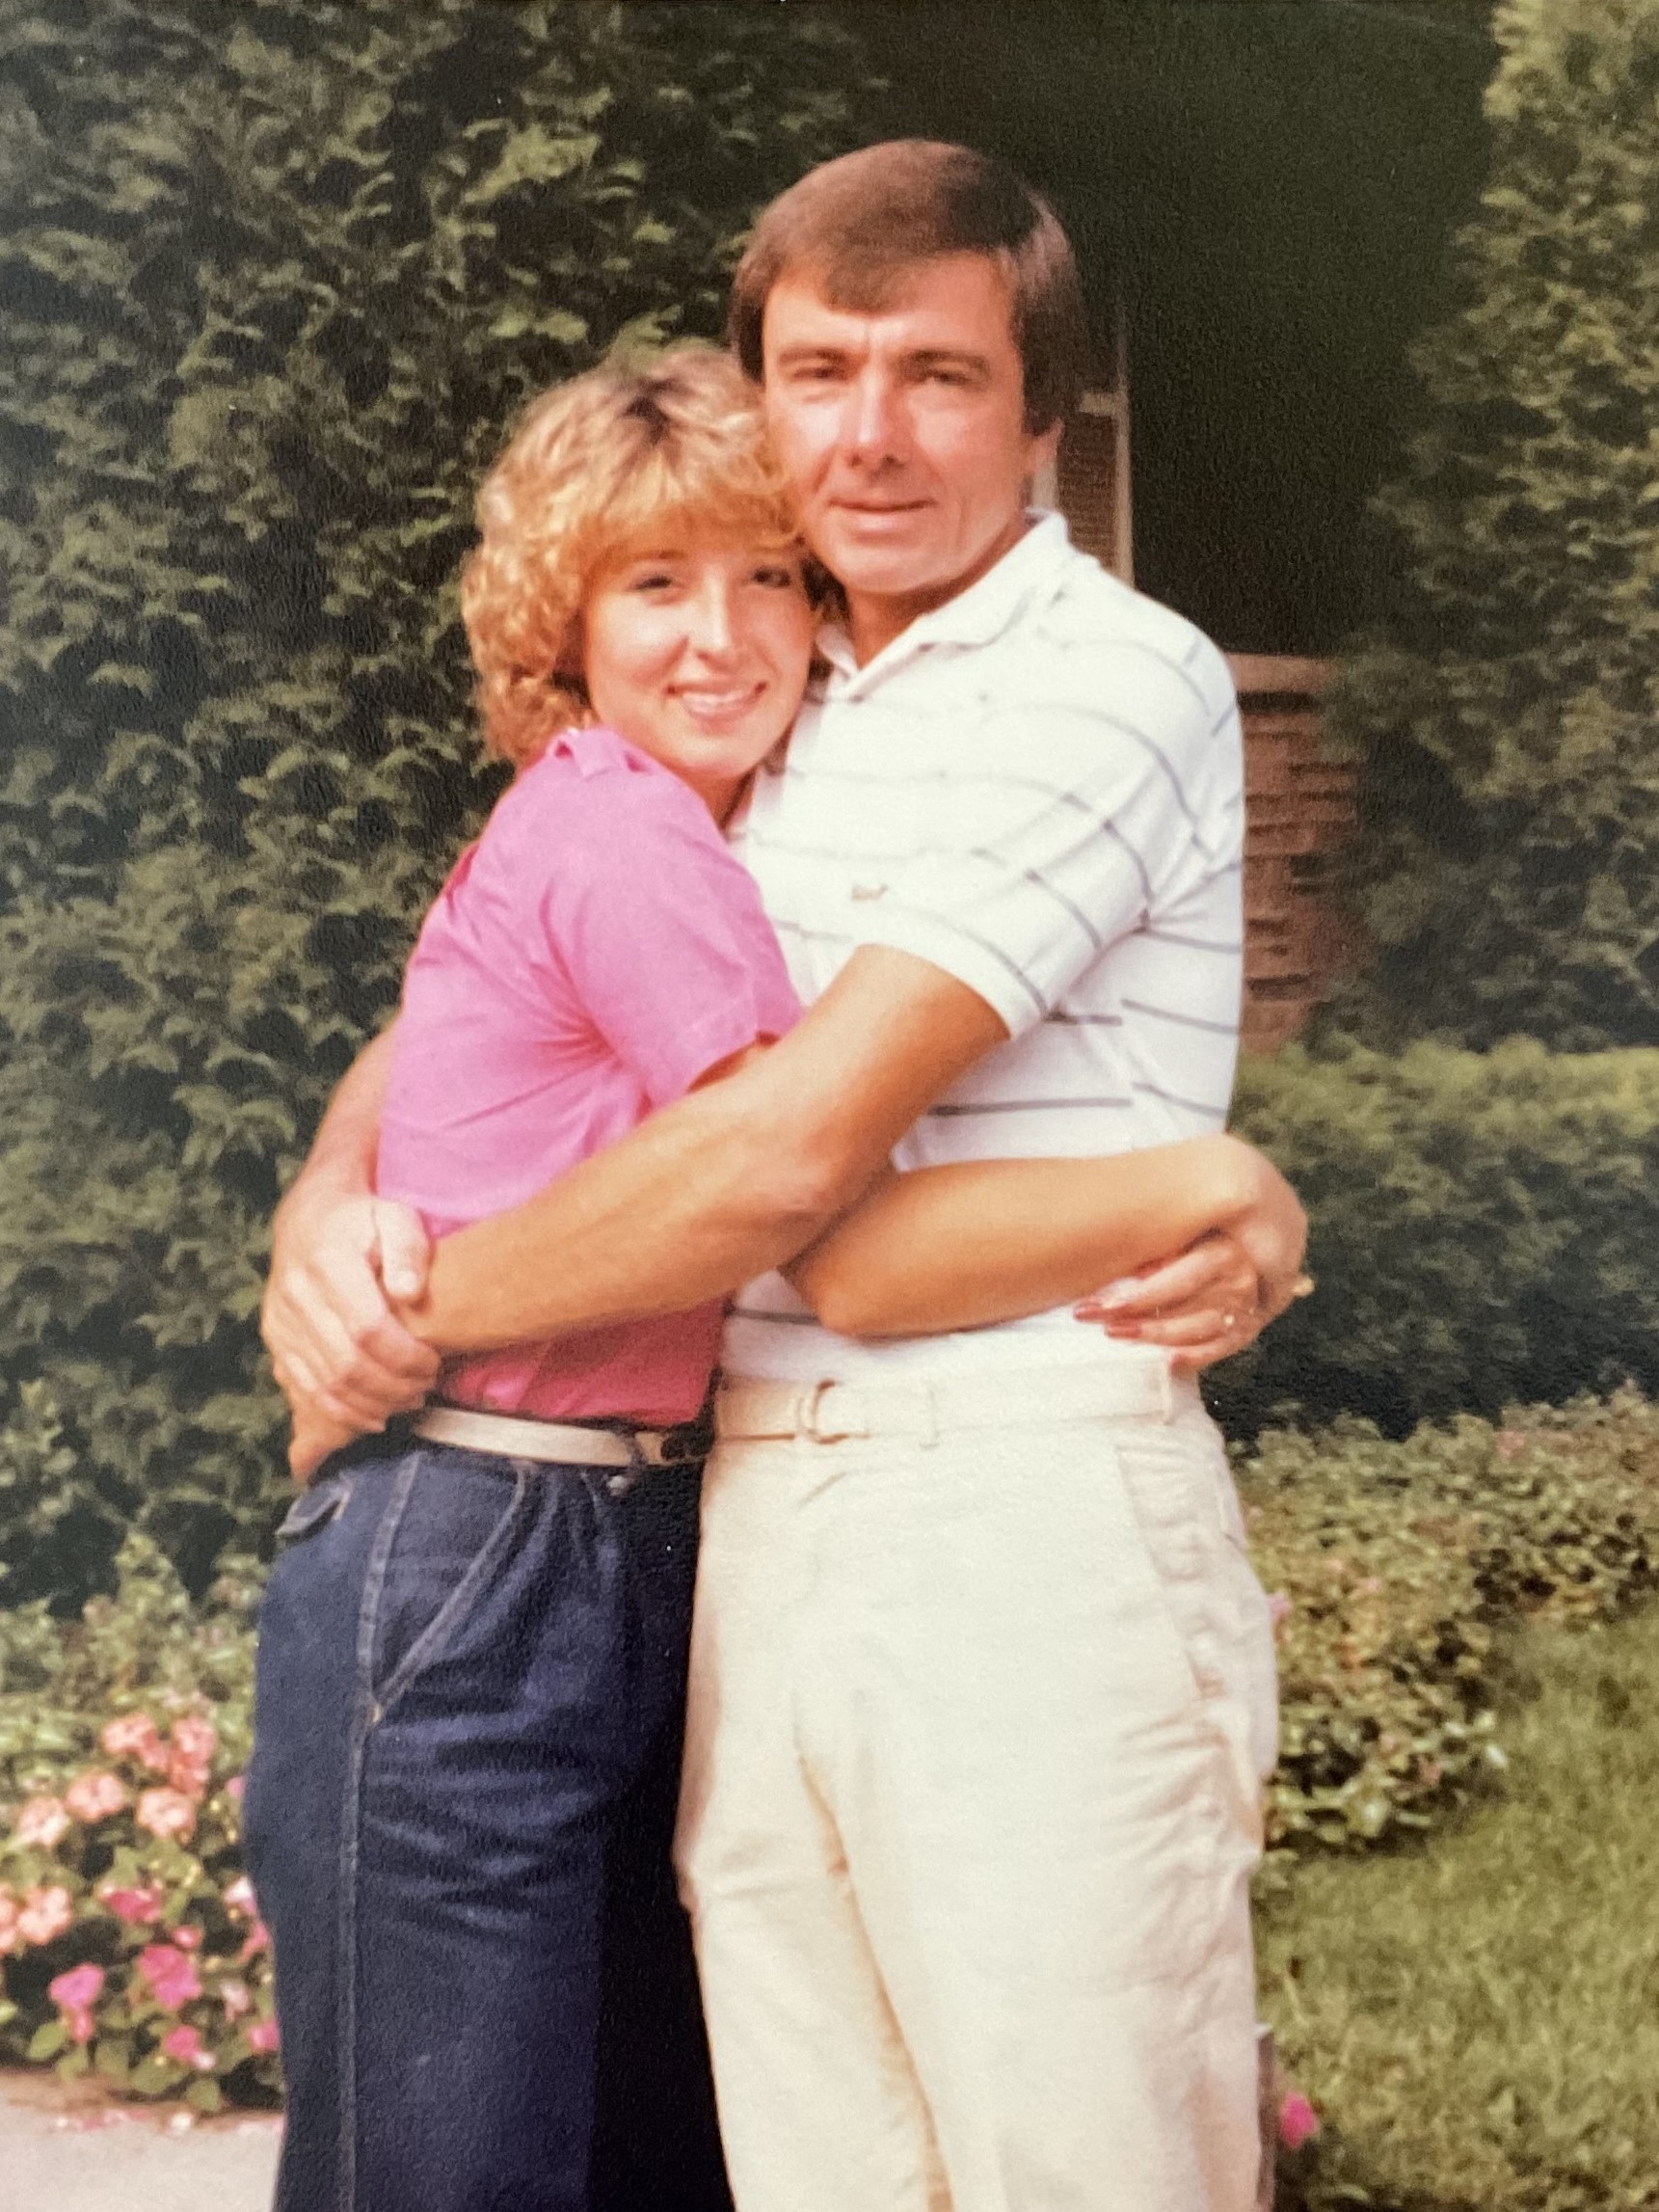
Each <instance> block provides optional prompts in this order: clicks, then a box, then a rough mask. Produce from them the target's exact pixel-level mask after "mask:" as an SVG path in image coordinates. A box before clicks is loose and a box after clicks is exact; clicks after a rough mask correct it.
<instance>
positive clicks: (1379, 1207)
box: [1209, 1039, 1659, 1436]
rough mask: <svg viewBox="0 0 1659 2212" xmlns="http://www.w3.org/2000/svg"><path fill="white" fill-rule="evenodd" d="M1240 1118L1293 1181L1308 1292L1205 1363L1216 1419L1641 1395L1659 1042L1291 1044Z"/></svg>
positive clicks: (1658, 1188)
mask: <svg viewBox="0 0 1659 2212" xmlns="http://www.w3.org/2000/svg"><path fill="white" fill-rule="evenodd" d="M1236 1125H1237V1126H1238V1128H1239V1129H1240V1131H1241V1133H1242V1134H1243V1135H1244V1136H1246V1137H1249V1138H1251V1139H1253V1140H1254V1142H1255V1143H1257V1144H1258V1145H1260V1146H1262V1147H1263V1148H1264V1149H1265V1150H1266V1151H1267V1152H1269V1153H1270V1154H1271V1157H1272V1158H1273V1159H1274V1160H1275V1161H1276V1162H1277V1163H1278V1165H1279V1166H1280V1167H1281V1168H1282V1169H1283V1170H1284V1172H1285V1173H1286V1174H1287V1175H1289V1177H1290V1178H1291V1180H1292V1182H1293V1183H1295V1185H1296V1186H1297V1188H1298V1191H1300V1193H1301V1194H1302V1197H1303V1199H1304V1200H1305V1201H1306V1203H1307V1207H1308V1212H1309V1216H1310V1219H1311V1224H1312V1229H1311V1236H1310V1242H1309V1260H1308V1264H1309V1266H1310V1268H1311V1269H1312V1271H1313V1273H1314V1275H1315V1277H1316V1278H1317V1282H1318V1288H1317V1292H1316V1294H1315V1295H1314V1296H1313V1297H1312V1298H1309V1299H1306V1300H1305V1301H1303V1302H1301V1303H1300V1304H1298V1306H1296V1307H1294V1308H1292V1309H1291V1311H1290V1312H1289V1313H1287V1314H1286V1315H1285V1316H1284V1318H1283V1319H1282V1320H1280V1321H1279V1322H1277V1323H1276V1324H1275V1325H1274V1327H1273V1328H1272V1329H1271V1330H1269V1331H1268V1333H1267V1335H1265V1336H1264V1337H1263V1339H1262V1340H1261V1342H1260V1343H1259V1344H1258V1345H1257V1346H1256V1347H1255V1348H1254V1349H1253V1350H1252V1351H1251V1352H1250V1353H1248V1354H1246V1355H1245V1356H1244V1358H1242V1359H1239V1360H1236V1361H1230V1362H1227V1363H1226V1364H1225V1365H1224V1366H1222V1367H1220V1368H1218V1369H1217V1370H1216V1371H1215V1374H1214V1376H1213V1378H1212V1384H1211V1388H1210V1391H1209V1394H1210V1397H1211V1400H1212V1403H1213V1404H1214V1406H1215V1407H1216V1410H1217V1414H1218V1415H1219V1416H1220V1418H1221V1419H1222V1421H1223V1423H1224V1424H1225V1425H1226V1427H1227V1428H1228V1430H1229V1432H1230V1433H1232V1434H1235V1435H1244V1434H1248V1433H1250V1432H1251V1431H1253V1430H1254V1429H1256V1428H1257V1427H1259V1426H1260V1425H1261V1423H1262V1422H1263V1421H1264V1420H1267V1419H1269V1418H1272V1417H1275V1413H1277V1414H1280V1415H1282V1411H1283V1408H1284V1407H1285V1405H1286V1403H1287V1402H1293V1403H1296V1404H1298V1405H1299V1406H1300V1407H1302V1408H1303V1409H1304V1412H1305V1415H1306V1416H1308V1417H1314V1418H1320V1419H1327V1418H1330V1417H1331V1416H1334V1415H1336V1414H1338V1413H1343V1412H1353V1413H1358V1414H1362V1415H1364V1416H1366V1417H1367V1418H1369V1419H1372V1420H1375V1421H1377V1422H1378V1424H1379V1426H1381V1427H1382V1428H1383V1429H1384V1430H1386V1431H1387V1432H1388V1433H1390V1434H1392V1435H1396V1436H1399V1435H1404V1434H1405V1432H1406V1431H1407V1430H1409V1429H1410V1428H1411V1427H1412V1426H1413V1425H1414V1424H1415V1423H1416V1422H1418V1421H1421V1420H1425V1419H1432V1418H1441V1417H1444V1416H1448V1415H1450V1414H1454V1413H1463V1412H1467V1413H1479V1414H1485V1415H1487V1416H1493V1415H1496V1414H1497V1413H1499V1412H1500V1411H1501V1410H1502V1408H1503V1407H1504V1406H1505V1405H1507V1404H1512V1403H1516V1402H1521V1403H1526V1402H1532V1401H1535V1400H1547V1401H1552V1402H1557V1403H1559V1402H1562V1401H1564V1400H1565V1399H1567V1398H1569V1397H1571V1396H1573V1395H1574V1394H1575V1393H1578V1392H1582V1391H1586V1390H1598V1391H1606V1390H1609V1389H1615V1388H1617V1387H1618V1386H1619V1384H1620V1383H1622V1382H1624V1381H1626V1380H1632V1381H1635V1382H1636V1383H1638V1384H1639V1385H1640V1386H1641V1387H1642V1388H1643V1389H1646V1390H1647V1391H1649V1392H1652V1391H1654V1390H1656V1389H1659V1274H1656V1273H1655V1271H1654V1268H1653V1265H1652V1258H1651V1255H1652V1253H1653V1250H1654V1248H1655V1245H1656V1244H1659V1052H1654V1051H1646V1050H1630V1051H1623V1052H1606V1053H1594V1054H1585V1055H1580V1056H1569V1055H1557V1054H1551V1053H1549V1052H1546V1051H1545V1050H1544V1049H1543V1047H1542V1046H1541V1045H1539V1044H1536V1043H1532V1042H1528V1041H1526V1040H1522V1039H1513V1040H1512V1041H1510V1042H1509V1043H1507V1044H1504V1045H1501V1046H1499V1047H1498V1048H1497V1049H1496V1050H1494V1051H1493V1052H1491V1053H1489V1054H1476V1053H1467V1052H1458V1051H1454V1050H1452V1049H1451V1048H1449V1047H1446V1046H1441V1045H1434V1044H1428V1043H1422V1044H1417V1045H1414V1046H1413V1047H1411V1049H1410V1050H1408V1051H1406V1052H1405V1053H1404V1054H1402V1055H1400V1056H1399V1057H1398V1058H1393V1057H1389V1056H1387V1055H1384V1054H1381V1053H1378V1052H1373V1051H1370V1050H1367V1049H1364V1048H1362V1047H1360V1046H1357V1045H1354V1044H1352V1043H1350V1042H1347V1041H1345V1040H1342V1039H1336V1040H1333V1041H1331V1042H1329V1043H1327V1044H1325V1045H1324V1046H1322V1047H1320V1048H1318V1049H1315V1050H1306V1049H1303V1048H1301V1047H1298V1046H1292V1047H1290V1048H1288V1049H1287V1050H1285V1051H1284V1052H1282V1053H1280V1054H1279V1056H1278V1057H1277V1059H1275V1060H1271V1061H1254V1062H1247V1063H1246V1064H1245V1066H1244V1071H1243V1074H1242V1076H1241V1080H1240V1086H1239V1094H1238V1107H1237V1112H1236Z"/></svg>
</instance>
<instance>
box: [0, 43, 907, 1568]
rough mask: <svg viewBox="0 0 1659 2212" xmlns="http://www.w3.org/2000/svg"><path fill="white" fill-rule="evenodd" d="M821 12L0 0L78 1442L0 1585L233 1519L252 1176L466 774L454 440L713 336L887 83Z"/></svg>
mask: <svg viewBox="0 0 1659 2212" xmlns="http://www.w3.org/2000/svg"><path fill="white" fill-rule="evenodd" d="M836 13H837V12H835V11H821V10H816V9H794V8H791V9H789V10H784V9H778V8H755V7H751V6H747V5H744V4H742V0H734V4H727V5H707V6H700V7H697V8H690V9H688V8H684V7H682V6H679V5H676V4H669V0H656V4H654V5H634V6H618V7H594V6H590V5H588V4H587V0H537V4H536V5H524V6H513V7H479V6H477V5H475V4H474V0H425V4H424V5H422V6H421V7H418V8H410V7H407V6H404V5H402V4H401V0H356V4H355V5H352V6H342V5H337V4H323V0H234V4H232V5H224V4H222V0H62V4H61V5H57V6H54V7H52V8H49V9H42V8H40V7H38V6H36V5H34V4H33V0H0V288H3V289H4V291H5V295H6V301H7V342H6V345H5V347H4V349H3V350H0V722H3V723H4V725H5V727H6V731H7V749H6V754H5V759H4V763H3V765H0V1209H3V1211H4V1215H5V1219H6V1224H7V1235H6V1240H5V1249H4V1251H3V1252H0V1427H4V1426H8V1425H9V1427H10V1430H11V1432H12V1435H13V1438H17V1437H21V1439H22V1442H21V1443H15V1442H13V1443H12V1444H11V1445H10V1446H9V1447H8V1448H9V1450H10V1454H11V1458H10V1464H11V1466H12V1467H13V1468H14V1469H19V1470H21V1472H20V1473H19V1474H18V1476H17V1480H18V1481H20V1482H21V1484H22V1487H23V1493H24V1494H32V1493H33V1491H34V1489H35V1487H36V1485H37V1471H38V1468H39V1464H40V1460H39V1455H40V1450H41V1449H46V1450H48V1451H51V1450H57V1449H63V1450H67V1451H68V1452H69V1453H71V1454H72V1457H73V1460H74V1465H75V1469H76V1473H75V1476H74V1490H73V1497H72V1501H71V1502H70V1503H69V1504H68V1505H67V1507H66V1508H65V1509H64V1510H62V1511H59V1510H58V1508H57V1507H56V1506H54V1505H52V1504H50V1503H43V1504H41V1506H40V1510H42V1511H46V1512H48V1513H52V1514H55V1515H56V1520H55V1523H54V1528H53V1530H52V1531H50V1532H48V1533H50V1535H51V1540H50V1541H48V1542H46V1543H44V1544H37V1543H35V1542H34V1541H33V1538H34V1536H36V1535H38V1534H39V1533H40V1529H39V1528H38V1527H36V1526H34V1525H33V1524H32V1523H31V1524H23V1523H20V1522H13V1521H11V1519H10V1517H9V1514H8V1510H7V1506H6V1503H5V1502H4V1500H0V1559H6V1560H9V1561H10V1563H11V1565H12V1568H13V1579H12V1581H11V1582H10V1583H9V1584H8V1587H7V1596H8V1598H9V1599H11V1600H13V1601H14V1600H15V1599H17V1598H19V1597H25V1596H36V1595H40V1596H45V1595H53V1596H56V1597H58V1598H59V1599H60V1600H61V1601H62V1602H63V1603H64V1604H65V1605H74V1604H78V1603H79V1602H80V1600H81V1599H83V1598H84V1597H86V1596H87V1595H88V1594H89V1593H90V1591H92V1590H94V1589H97V1588H100V1587H108V1585H109V1578H110V1573H111V1562H112V1561H113V1558H114V1555H115V1552H116V1550H117V1548H118V1546H119V1544H120V1538H121V1535H122V1533H123V1531H124V1529H125V1527H126V1526H127V1525H129V1524H138V1525H141V1526H143V1527H144V1528H146V1529H147V1531H148V1532H150V1533H153V1534H154V1535H155V1536H156V1537H157V1538H158V1540H159V1541H160V1542H162V1544H163V1545H164V1546H165V1548H166V1549H167V1550H168V1551H169V1553H170V1555H172V1556H173V1557H174V1559H175V1560H176V1561H178V1562H179V1563H180V1565H181V1566H182V1568H183V1569H184V1570H185V1572H186V1574H187V1577H188V1578H189V1579H190V1581H191V1583H192V1585H193V1586H194V1587H197V1588H200V1587H201V1586H202V1585H203V1584H204V1582H205V1580H206V1579H207V1578H208V1577H209V1575H210V1573H211V1563H212V1561H213V1558H214V1557H215V1555H216V1553H217V1552H218V1551H219V1550H220V1548H221V1547H222V1546H223V1545H224V1544H226V1543H227V1542H247V1541H249V1540H250V1538H251V1536H252V1534H253V1532H254V1529H255V1528H256V1527H258V1526H259V1525H260V1524H261V1523H262V1522H263V1521H264V1520H265V1517H266V1516H267V1514H268V1511H269V1507H270V1504H271V1502H272V1501H273V1499H274V1497H275V1496H276V1495H277V1494H278V1492H279V1491H280V1489H281V1483H282V1479H283V1478H282V1474H281V1458H280V1452H279V1449H278V1445H279V1439H280V1433H281V1415H280V1406H279V1401H278V1399H277V1396H276V1393H275V1391H274V1390H273V1389H272V1388H271V1386H270V1384H269V1382H268V1381H267V1380H264V1379H262V1374H261V1368H260V1363H259V1359H258V1346H257V1341H256V1337H255V1335H254V1326H253V1316H254V1307H255V1305H256V1302H257V1298H258V1291H259V1281H260V1272H261V1264H262V1260H263V1257H264V1254H265V1250H266V1225H267V1223H268V1220H269V1217H270V1213H271V1209H272V1206H273V1204H274V1202H275V1200H276V1198H277V1195H278V1192H279V1189H280V1188H281V1183H282V1181H283V1180H284V1178H285V1177H286V1175H288V1174H289V1173H291V1172H292V1170H293V1168H294V1167H295V1165H296V1164H297V1162H298V1160H299V1158H300V1157H301V1155H302V1154H303V1152H304V1149H305V1146H306V1144H307V1142H308V1137H309V1133H310V1130H311V1128H312V1126H313V1125H314V1122H315V1119H316V1117H317V1114H318V1112H319V1110H320V1108H321V1105H322V1102H323V1100H324V1099H325V1098H326V1096H327V1094H328V1093H329V1091H330V1089H331V1088H332V1086H333V1084H334V1081H335V1080H336V1079H337V1077H338V1075H339V1074H340V1072H341V1070H342V1069H343V1068H344V1066H346V1064H347V1062H348V1061H349V1059H350V1057H351V1055H352V1053H353V1051H354V1049H355V1048H356V1046H357V1045H358V1044H359V1043H361V1041H362V1039H364V1038H365V1037H366V1036H368V1035H369V1034H371V1033H372V1031H373V1030H374V1029H375V1028H376V1027H377V1026H378V1025H379V1023H380V1022H381V1021H382V1020H384V1018H385V1016H386V1014H387V1013H388V1011H389V1009H390V1007H391V1006H392V1004H393V1003H394V1001H395V997H396V992H397V985H398V977H399V972H400V969H401V966H402V962H403V959H404V958H405V956H406V954H407V952H408V949H409V945H410V943H411V941H412V939H413V934H414V928H415V921H416V919H417V917H418V915H419V913H420V911H421V909H422V908H423V906H424V905H425V904H426V903H427V902H428V900H429V899H430V898H431V896H432V894H433V892H434V891H435V890H436V888H437V885H438V882H439V880H440V879H441V877H442V874H443V872H444V870H445V868H446V867H447V865H448V863H449V860H450V859H451V857H452V856H453V852H454V850H456V848H457V846H458V845H459V843H460V840H461V838H462V836H463V835H464V834H466V833H467V832H468V830H469V829H470V828H471V827H472V826H475V824H476V822H477V820H478V818H479V816H480V814H481V812H482V810H483V808H484V806H485V805H486V804H487V802H488V800H489V798H490V796H492V795H493V792H494V790H495V788H496V786H495V779H493V778H490V777H486V776H485V774H484V773H483V769H482V755H481V752H480V748H479V746H478V743H477V741H476V736H475V733H474V731H473V728H472V726H471V715H470V713H469V709H468V688H469V687H468V667H467V659H466V653H465V648H464V641H463V639H462V636H461V632H460V625H459V621H458V619H457V607H456V602H455V594H454V589H453V580H454V577H455V573H456V569H457V564H458V561H459V559H460V556H461V554H462V553H463V551H464V550H465V548H466V546H467V544H468V540H469V538H470V535H471V528H470V518H471V506H472V499H473V494H474V491H475V488H476V484H477V481H478V478H479V476H480V474H481V472H482V471H483V469H484V467H485V465H486V463H487V461H488V460H489V458H490V457H492V456H493V454H494V453H495V450H496V449H497V448H498V446H499V445H500V442H501V440H502V438H503V436H504V434H505V432H506V429H507V427H508V425H509V423H510V421H511V419H512V418H513V417H514V416H515V414H516V413H517V412H518V410H519V409H520V408H521V407H522V403H523V402H524V400H525V399H526V398H527V397H528V395H529V394H530V393H531V392H533V391H536V390H538V389H539V388H540V387H541V386H542V385H544V384H546V383H548V382H550V381H552V380H553V379H555V378H558V377H561V376H566V375H569V374H570V373H572V372H573V371H574V370H576V369H579V368H582V367H585V366H587V365H589V364H591V363H592V362H593V361H594V360H595V359H596V358H598V356H599V355H600V354H601V353H602V352H603V350H604V349H605V347H606V346H607V345H608V344H609V343H610V342H611V341H612V340H613V339H614V338H616V337H618V336H619V335H621V334H623V333H624V332H629V331H631V332H633V333H634V334H636V335H638V336H646V337H649V336H650V335H652V334H667V333H670V332H680V331H687V332H693V331H694V332H702V333H704V334H709V333H712V332H714V331H716V330H717V329H718V327H719V323H720V318H721V312H722V306H723V300H724V293H725V289H726V279H727V275H728V273H729V270H730V267H731V265H732V262H733V260H734V258H735V256H736V252H737V250H738V248H739V246H740V244H741V239H742V235H743V232H744V230H745V229H746V226H747V225H748V223H749V222H750V220H751V219H752V217H753V215H754V213H755V211H756V210H757V209H758V207H759V206H760V205H761V204H763V202H765V201H766V200H767V199H768V198H769V197H770V196H771V195H772V194H773V193H775V192H777V191H779V190H780V189H782V188H783V187H784V186H785V185H787V184H789V183H790V182H792V181H793V180H794V178H795V177H796V176H798V175H800V174H801V172H802V171H803V170H805V169H806V168H808V167H809V166H810V165H811V164H812V163H813V162H814V161H816V160H817V159H819V158H821V157H823V156H825V155H827V154H831V153H835V152H839V151H841V150H843V148H845V147H846V146H847V145H849V144H851V143H853V141H854V140H855V139H856V137H857V136H858V134H859V132H860V130H861V129H866V128H869V127H870V125H871V124H873V123H874V122H875V121H876V120H877V119H876V118H875V116H874V114H873V111H872V110H871V109H870V102H869V99H868V97H867V93H868V85H867V75H868V72H867V71H866V69H865V67H864V66H863V64H862V62H861V60H860V56H859V49H858V46H857V44H856V41H855V40H854V39H853V38H852V37H851V35H850V34H849V32H848V30H847V28H846V27H845V25H844V24H843V23H841V22H840V21H839V20H835V19H832V18H833V17H834V16H835V14H836ZM30 1383H34V1384H39V1385H40V1386H41V1389H40V1391H39V1392H37V1394H36V1395H35V1397H34V1398H32V1399H31V1400H28V1401H24V1400H23V1399H22V1397H21V1396H20V1391H21V1388H22V1386H23V1385H25V1384H30ZM54 1428H55V1429H56V1430H57V1431H58V1432H59V1433H58V1436H57V1439H56V1442H55V1443H45V1442H43V1440H45V1439H46V1438H47V1437H48V1433H49V1432H50V1431H52V1430H53V1429H54ZM19 1455H20V1456H19ZM14 1495H15V1494H14ZM26 1511H27V1513H28V1514H29V1515H31V1516H33V1515H34V1514H35V1512H36V1506H35V1505H33V1504H29V1505H27V1507H26ZM25 1562H26V1564H25Z"/></svg>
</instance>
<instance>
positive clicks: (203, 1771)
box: [167, 1713, 219, 1797]
mask: <svg viewBox="0 0 1659 2212" xmlns="http://www.w3.org/2000/svg"><path fill="white" fill-rule="evenodd" d="M218 1747H219V1738H218V1736H217V1734H216V1733H215V1731H214V1727H213V1723H212V1721H210V1720H203V1719H202V1718H201V1716H200V1714H197V1713H180V1714H179V1716H178V1718H177V1719H176V1720H175V1721H174V1724H173V1750H172V1752H171V1753H170V1755H169V1758H168V1762H167V1778H168V1780H169V1781H170V1782H171V1783H172V1784H173V1787H174V1789H175V1790H177V1791H180V1792H182V1794H184V1795H185V1796H187V1797H200V1796H201V1795H202V1794H203V1793H204V1792H205V1790H206V1788H207V1777H208V1775H209V1774H210V1773H211V1772H212V1769H213V1754H214V1752H215V1751H216V1750H217V1749H218Z"/></svg>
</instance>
